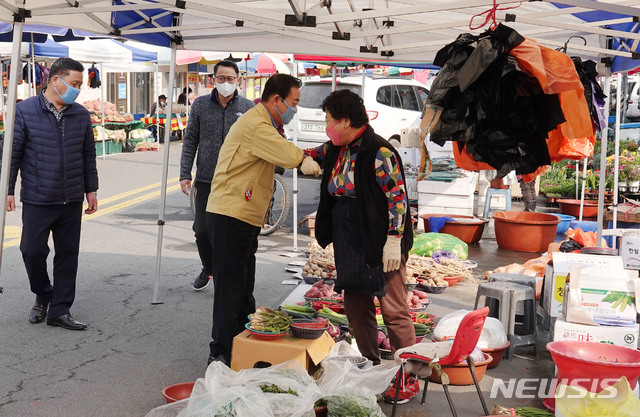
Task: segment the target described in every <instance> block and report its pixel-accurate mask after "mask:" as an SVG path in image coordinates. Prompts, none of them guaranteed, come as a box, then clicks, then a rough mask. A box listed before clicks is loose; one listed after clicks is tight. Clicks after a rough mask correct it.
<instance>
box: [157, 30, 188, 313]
mask: <svg viewBox="0 0 640 417" xmlns="http://www.w3.org/2000/svg"><path fill="white" fill-rule="evenodd" d="M176 48H177V44H176V43H175V42H174V43H172V44H171V67H170V68H171V69H170V70H169V87H168V89H169V92H170V93H171V97H173V87H174V82H175V77H176ZM187 91H188V90H187ZM172 114H173V100H167V117H166V118H165V119H164V120H165V122H164V158H163V163H162V185H161V186H160V212H159V214H158V249H157V252H156V280H155V282H154V285H153V301H151V304H162V301H158V287H159V285H160V261H161V260H162V235H163V232H164V229H163V228H164V223H165V220H164V212H165V209H166V206H167V181H168V171H169V146H170V144H171V140H170V138H171V115H172ZM178 117H180V116H179V115H178Z"/></svg>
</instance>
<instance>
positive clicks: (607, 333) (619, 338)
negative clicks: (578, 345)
mask: <svg viewBox="0 0 640 417" xmlns="http://www.w3.org/2000/svg"><path fill="white" fill-rule="evenodd" d="M638 331H639V326H638V325H637V324H636V325H635V327H614V326H587V325H586V324H576V323H569V322H568V321H565V320H563V319H562V318H558V319H557V320H556V323H555V325H554V327H553V341H554V342H555V341H558V340H577V341H579V342H596V343H608V344H612V345H616V346H623V347H628V348H631V349H637V348H638Z"/></svg>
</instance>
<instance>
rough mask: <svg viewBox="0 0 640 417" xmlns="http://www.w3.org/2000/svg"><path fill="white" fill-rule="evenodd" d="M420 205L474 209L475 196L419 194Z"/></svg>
mask: <svg viewBox="0 0 640 417" xmlns="http://www.w3.org/2000/svg"><path fill="white" fill-rule="evenodd" d="M418 205H424V206H431V207H433V206H436V207H459V208H469V207H471V208H473V194H470V195H443V194H428V193H418Z"/></svg>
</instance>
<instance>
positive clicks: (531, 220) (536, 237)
mask: <svg viewBox="0 0 640 417" xmlns="http://www.w3.org/2000/svg"><path fill="white" fill-rule="evenodd" d="M493 220H494V223H495V225H494V226H495V232H496V242H497V243H498V246H499V247H501V248H502V249H507V250H513V251H519V252H538V253H540V252H545V251H546V250H547V248H548V246H549V243H551V242H553V241H554V239H555V237H556V230H557V229H558V223H560V219H559V218H558V217H557V216H554V215H553V214H545V213H531V212H527V211H496V212H494V213H493Z"/></svg>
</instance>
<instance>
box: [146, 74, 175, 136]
mask: <svg viewBox="0 0 640 417" xmlns="http://www.w3.org/2000/svg"><path fill="white" fill-rule="evenodd" d="M153 91H154V93H155V98H156V114H150V115H149V116H151V117H155V120H156V137H155V139H156V140H157V141H158V143H160V102H159V100H158V96H159V94H158V91H159V90H158V62H156V72H155V78H154V80H153ZM169 99H171V97H170V98H169ZM167 101H168V100H167Z"/></svg>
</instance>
